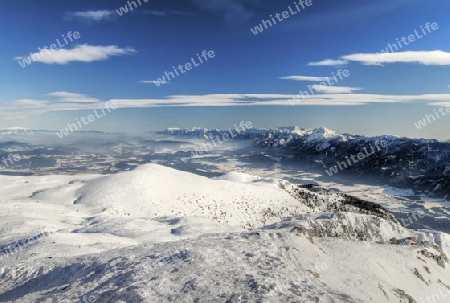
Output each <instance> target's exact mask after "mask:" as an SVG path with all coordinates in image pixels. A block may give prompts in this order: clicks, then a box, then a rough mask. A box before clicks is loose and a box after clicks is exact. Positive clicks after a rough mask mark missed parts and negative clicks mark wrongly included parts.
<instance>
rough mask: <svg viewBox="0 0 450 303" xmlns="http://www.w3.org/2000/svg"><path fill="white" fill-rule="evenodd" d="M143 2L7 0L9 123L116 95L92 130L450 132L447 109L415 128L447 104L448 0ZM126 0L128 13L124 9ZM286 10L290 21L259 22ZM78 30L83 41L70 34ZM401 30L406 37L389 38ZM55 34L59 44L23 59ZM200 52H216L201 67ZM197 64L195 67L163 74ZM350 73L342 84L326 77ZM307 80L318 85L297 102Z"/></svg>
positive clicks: (87, 106)
mask: <svg viewBox="0 0 450 303" xmlns="http://www.w3.org/2000/svg"><path fill="white" fill-rule="evenodd" d="M130 2H131V1H130ZM134 2H135V3H136V6H137V7H134V6H133V10H132V11H131V10H130V8H129V5H128V4H127V1H119V0H117V1H116V0H113V1H106V0H104V1H93V0H91V1H83V0H82V1H76V2H75V1H63V0H59V1H57V0H39V1H31V0H15V1H8V2H7V3H4V4H3V6H2V9H1V10H0V25H1V28H2V30H1V31H0V38H1V39H2V41H4V44H3V45H4V47H2V48H0V60H1V62H2V69H1V70H0V77H1V94H0V116H1V118H0V127H1V128H7V127H28V128H45V129H55V130H59V129H62V128H64V127H65V126H67V123H73V122H74V121H75V119H81V117H82V116H86V115H89V114H90V113H92V111H93V110H94V109H98V108H99V107H101V106H104V104H105V102H111V100H112V101H113V102H115V103H116V104H117V106H118V107H119V108H118V109H116V110H114V111H112V112H110V113H108V114H106V115H104V116H103V117H102V118H101V119H100V118H99V119H96V120H95V121H93V122H91V123H88V124H85V125H83V130H106V131H129V132H145V131H148V130H156V129H164V128H167V127H192V126H199V127H208V128H229V127H232V126H233V125H234V124H235V123H238V122H239V121H241V120H245V121H251V122H252V123H253V125H254V126H256V127H275V126H285V125H299V126H300V127H310V128H313V127H319V126H327V127H328V128H331V129H335V130H337V131H341V132H350V133H355V134H367V135H376V134H394V135H405V136H410V137H425V138H438V139H442V140H447V139H450V135H449V134H448V129H449V126H450V115H448V116H447V117H444V116H442V115H441V116H440V118H439V119H436V121H433V122H432V123H427V125H426V126H425V127H422V128H421V129H418V128H417V127H416V126H415V125H414V123H417V121H418V120H422V119H424V117H425V115H426V114H428V115H431V114H433V113H434V109H439V108H440V107H445V106H450V80H449V79H450V77H449V75H450V70H449V65H450V40H449V39H448V37H449V36H450V35H449V34H450V19H449V18H448V12H449V11H450V3H448V2H445V1H424V0H377V1H369V0H360V1H355V0H341V1H331V0H330V1H318V0H316V1H314V0H311V2H310V3H309V4H310V5H309V6H307V5H306V2H304V3H303V5H302V4H300V3H298V1H284V0H283V1H277V2H275V3H274V2H273V1H262V0H217V1H208V0H186V1H157V0H154V1H148V2H145V1H144V0H140V3H141V4H139V2H138V1H137V0H136V1H134ZM294 2H295V3H296V5H297V6H298V7H299V8H300V11H296V8H295V6H296V5H295V4H294ZM125 6H128V10H129V12H128V13H124V12H123V11H122V12H121V13H122V16H119V14H118V13H117V12H116V11H117V10H119V9H120V8H121V7H125ZM289 7H291V10H292V11H293V12H297V13H296V14H291V12H290V10H289ZM283 11H286V12H288V13H286V14H287V15H289V17H288V18H286V19H284V20H282V21H279V20H280V19H275V21H277V20H278V21H277V24H272V27H270V26H268V27H267V29H266V28H264V29H263V31H262V32H259V33H258V34H257V35H255V34H254V33H253V32H252V30H251V29H253V30H254V28H255V27H256V26H260V24H261V22H262V20H263V19H264V20H270V15H272V16H273V17H274V18H276V17H275V14H277V13H280V14H282V13H283ZM286 14H285V16H286ZM279 18H283V17H282V16H279ZM415 31H417V33H416V32H415ZM69 32H72V36H73V37H77V35H74V33H75V32H77V33H78V39H75V38H72V42H70V40H69V38H67V37H68V36H69V34H68V33H69ZM424 32H425V33H427V34H426V35H425V34H424ZM62 35H64V37H66V40H67V42H68V43H67V44H66V43H64V37H63V36H62ZM409 35H412V38H411V39H412V40H414V41H413V42H411V41H409V40H408V36H409ZM402 37H405V38H406V40H404V41H406V42H407V43H408V45H406V43H404V42H398V43H399V44H397V46H396V47H392V45H393V44H396V43H397V40H396V39H399V40H401V39H402ZM419 37H420V38H419ZM57 39H59V41H60V44H63V45H62V47H60V46H59V45H57V42H56V40H57ZM51 44H56V45H55V49H54V51H47V52H44V51H43V52H42V53H41V56H40V58H39V56H36V55H35V56H34V59H35V60H34V61H33V60H31V61H29V62H30V64H29V65H28V64H25V65H24V66H25V67H22V66H21V65H20V63H22V64H24V62H23V61H22V60H23V59H27V57H28V56H29V55H30V52H31V53H37V52H38V47H40V48H41V49H42V48H44V46H48V47H50V45H51ZM389 44H391V48H390V49H389ZM399 45H401V46H402V47H401V48H400V47H399ZM386 48H387V49H386ZM383 49H385V52H384V53H381V54H380V53H379V52H380V51H381V50H383ZM203 51H207V52H208V51H213V52H214V57H208V60H207V61H206V59H203V61H204V62H203V63H202V64H200V63H199V59H198V58H197V53H198V54H199V55H202V52H203ZM207 52H206V53H205V54H207ZM206 56H207V55H206ZM192 58H193V59H192ZM192 60H194V61H195V62H196V63H197V64H198V66H194V67H191V70H189V71H185V73H182V72H179V76H176V77H174V79H172V80H171V81H170V83H167V84H163V85H160V86H157V85H156V84H155V83H154V81H157V80H158V78H161V77H162V76H163V75H164V74H165V72H173V68H172V66H178V65H179V64H181V65H183V66H184V65H185V64H186V63H189V62H192ZM345 70H347V71H348V72H347V74H349V75H348V76H347V77H342V79H340V78H336V79H338V80H339V81H338V82H337V83H333V84H332V85H330V84H328V83H330V82H328V83H326V85H323V86H322V87H321V88H319V87H318V86H317V85H319V84H320V82H325V81H324V80H325V79H326V77H328V78H329V79H330V80H331V79H332V77H333V75H336V74H338V73H340V74H341V75H342V72H343V71H345ZM178 71H179V70H178ZM311 85H315V86H313V88H311V89H309V88H310V86H311ZM308 90H309V92H311V91H312V92H314V95H312V94H311V95H310V96H309V97H306V98H300V99H297V102H295V103H292V102H291V101H292V98H296V95H298V94H299V91H308ZM297 97H298V96H297ZM292 104H294V105H292Z"/></svg>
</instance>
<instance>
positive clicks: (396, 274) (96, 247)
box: [0, 164, 450, 303]
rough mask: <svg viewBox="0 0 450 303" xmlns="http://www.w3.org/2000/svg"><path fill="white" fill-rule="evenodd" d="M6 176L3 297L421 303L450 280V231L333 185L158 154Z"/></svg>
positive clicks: (0, 265) (0, 217) (1, 209)
mask: <svg viewBox="0 0 450 303" xmlns="http://www.w3.org/2000/svg"><path fill="white" fill-rule="evenodd" d="M0 182H1V183H2V184H4V185H3V186H2V187H1V188H0V197H1V200H0V232H1V234H0V253H2V252H6V251H8V253H2V255H0V302H41V303H43V302H77V303H78V302H122V303H123V302H127V303H133V302H418V303H419V302H420V303H422V301H421V298H423V299H424V298H426V297H427V296H432V295H433V294H439V292H442V293H446V291H447V289H450V272H449V270H448V259H447V256H446V254H445V253H444V252H448V248H449V243H450V242H449V238H448V235H447V234H443V233H438V232H433V231H428V230H419V231H413V230H408V229H406V228H404V227H403V226H401V225H400V224H399V223H398V222H397V221H396V220H395V219H394V218H393V217H392V216H391V215H390V214H389V213H388V212H387V211H386V210H385V209H383V208H380V207H376V206H374V205H372V204H367V203H365V202H361V201H360V200H354V199H352V198H351V197H348V196H343V195H340V194H337V193H334V192H331V191H328V190H326V189H316V188H310V189H308V188H303V187H299V186H296V185H292V184H290V183H289V182H286V181H278V180H272V179H263V178H258V177H253V176H249V175H246V174H243V173H233V172H232V173H228V174H226V175H224V176H221V177H218V178H214V179H208V178H205V177H200V176H196V175H193V174H191V173H188V172H182V171H176V170H174V169H171V168H167V167H163V166H160V165H155V164H148V165H143V166H140V167H138V168H137V169H135V170H134V171H130V172H125V173H119V174H116V175H109V176H100V175H85V176H45V177H7V176H0ZM35 235H39V236H37V237H35V238H34V240H29V239H31V238H32V237H33V236H35ZM14 243H16V244H17V246H16V248H15V249H14V248H13V247H14ZM448 298H450V295H448ZM448 298H447V299H448ZM445 300H446V299H444V298H442V302H445Z"/></svg>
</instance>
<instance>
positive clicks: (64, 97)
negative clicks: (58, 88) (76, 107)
mask: <svg viewBox="0 0 450 303" xmlns="http://www.w3.org/2000/svg"><path fill="white" fill-rule="evenodd" d="M47 96H51V97H58V98H60V101H63V102H91V103H92V102H99V101H100V100H98V99H96V98H92V97H89V96H86V95H83V94H74V93H68V92H53V93H48V94H47Z"/></svg>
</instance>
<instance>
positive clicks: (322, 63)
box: [308, 59, 348, 66]
mask: <svg viewBox="0 0 450 303" xmlns="http://www.w3.org/2000/svg"><path fill="white" fill-rule="evenodd" d="M346 64H348V61H347V60H333V59H325V60H322V61H317V62H310V63H308V65H311V66H330V65H331V66H339V65H346Z"/></svg>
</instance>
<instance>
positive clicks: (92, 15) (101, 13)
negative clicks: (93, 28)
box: [64, 10, 115, 22]
mask: <svg viewBox="0 0 450 303" xmlns="http://www.w3.org/2000/svg"><path fill="white" fill-rule="evenodd" d="M114 16H115V13H114V11H112V10H96V11H85V12H67V13H66V14H65V16H64V19H66V20H82V21H86V22H92V21H95V22H100V21H104V20H111V19H113V18H114Z"/></svg>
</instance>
